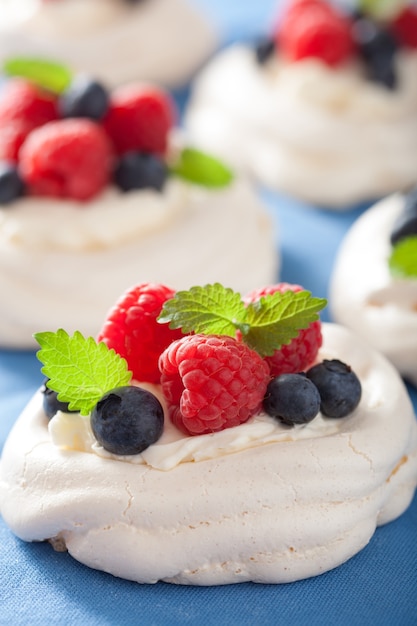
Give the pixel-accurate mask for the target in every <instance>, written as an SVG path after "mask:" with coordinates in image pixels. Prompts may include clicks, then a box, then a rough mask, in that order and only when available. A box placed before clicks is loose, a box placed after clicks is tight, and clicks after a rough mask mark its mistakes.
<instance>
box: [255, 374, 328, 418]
mask: <svg viewBox="0 0 417 626" xmlns="http://www.w3.org/2000/svg"><path fill="white" fill-rule="evenodd" d="M263 407H264V410H265V411H266V413H268V415H271V416H272V417H275V418H277V419H279V420H280V421H281V422H283V423H284V424H287V425H288V426H292V425H294V424H306V423H307V422H311V420H312V419H314V418H315V417H316V415H317V414H318V412H319V410H320V395H319V392H318V391H317V388H316V387H315V386H314V385H313V383H312V382H311V381H310V380H308V378H306V376H305V374H302V373H300V374H281V375H280V376H277V377H276V378H274V379H273V380H271V382H270V383H269V385H268V387H267V390H266V394H265V398H264V401H263Z"/></svg>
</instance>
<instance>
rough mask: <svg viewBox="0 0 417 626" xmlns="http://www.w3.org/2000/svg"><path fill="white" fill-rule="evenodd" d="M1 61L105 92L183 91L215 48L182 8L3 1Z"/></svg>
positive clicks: (167, 1) (179, 3) (201, 24)
mask: <svg viewBox="0 0 417 626" xmlns="http://www.w3.org/2000/svg"><path fill="white" fill-rule="evenodd" d="M0 11H1V15H2V19H1V23H0V59H4V58H6V57H9V56H13V55H30V56H41V57H47V58H52V59H56V60H59V61H61V62H65V63H67V64H69V65H70V66H71V68H73V69H74V70H78V71H83V72H86V73H89V74H92V75H94V76H95V77H97V78H100V79H102V80H104V81H105V82H106V83H108V84H109V85H115V84H121V83H124V82H127V81H129V80H134V79H144V80H150V81H153V82H158V83H162V84H164V85H167V86H176V85H179V84H182V83H184V82H185V81H186V80H188V79H189V77H190V75H191V74H192V73H193V72H194V71H195V70H196V69H197V68H198V66H199V65H200V64H201V63H202V62H203V61H204V59H205V58H206V57H208V56H209V54H210V53H211V52H213V50H214V48H215V46H216V36H215V33H214V30H213V28H212V26H211V25H210V24H209V23H208V22H207V20H205V19H204V17H203V16H202V15H200V14H199V13H198V12H197V10H196V9H195V8H193V7H192V6H190V4H189V3H188V2H187V0H147V1H144V2H138V3H135V4H132V3H128V2H122V1H121V0H59V2H56V1H55V2H41V1H40V0H0Z"/></svg>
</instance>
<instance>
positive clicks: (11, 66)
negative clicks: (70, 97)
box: [3, 57, 72, 94]
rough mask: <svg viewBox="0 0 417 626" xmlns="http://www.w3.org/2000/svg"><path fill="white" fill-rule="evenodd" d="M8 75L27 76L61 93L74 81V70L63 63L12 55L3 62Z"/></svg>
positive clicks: (54, 91) (41, 85)
mask: <svg viewBox="0 0 417 626" xmlns="http://www.w3.org/2000/svg"><path fill="white" fill-rule="evenodd" d="M3 72H4V73H5V74H6V75H7V76H19V77H21V78H26V79H28V80H30V81H32V82H34V83H36V84H37V85H38V86H39V87H43V88H44V89H48V90H49V91H52V92H53V93H56V94H60V93H62V92H63V91H65V89H67V87H68V86H69V84H70V83H71V81H72V72H71V71H70V70H69V68H68V67H66V66H65V65H63V64H61V63H56V62H54V61H48V60H46V59H34V58H31V57H12V58H9V59H6V60H5V61H4V63H3Z"/></svg>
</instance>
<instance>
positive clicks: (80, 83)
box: [58, 75, 109, 120]
mask: <svg viewBox="0 0 417 626" xmlns="http://www.w3.org/2000/svg"><path fill="white" fill-rule="evenodd" d="M58 106H59V111H60V113H61V116H62V117H88V118H90V119H93V120H101V118H102V117H103V116H104V115H105V114H106V112H107V109H108V108H109V95H108V92H107V90H106V88H105V87H104V86H103V85H102V84H101V83H99V82H97V81H96V80H92V79H91V78H89V77H88V76H84V75H78V76H76V77H75V78H74V80H73V81H72V83H71V85H70V86H69V87H68V89H67V90H66V91H64V92H63V93H62V94H61V96H60V98H59V100H58Z"/></svg>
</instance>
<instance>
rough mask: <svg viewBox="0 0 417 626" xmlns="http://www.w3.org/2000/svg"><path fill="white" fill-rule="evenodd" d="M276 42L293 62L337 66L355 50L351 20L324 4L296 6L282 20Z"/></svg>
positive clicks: (309, 1) (311, 0) (304, 1)
mask: <svg viewBox="0 0 417 626" xmlns="http://www.w3.org/2000/svg"><path fill="white" fill-rule="evenodd" d="M276 39H277V47H278V48H279V49H280V50H281V51H282V53H283V55H285V56H286V57H287V58H288V59H289V60H290V61H299V60H301V59H305V58H309V57H314V58H318V59H321V60H322V61H324V62H325V63H327V65H330V66H336V65H339V64H340V63H342V62H343V61H345V60H346V59H347V58H348V57H349V56H350V55H351V54H352V53H353V50H354V44H353V39H352V35H351V22H350V20H349V19H348V18H347V17H346V16H345V15H344V14H343V13H341V12H340V11H339V10H338V9H337V8H336V7H334V6H332V5H330V4H329V3H327V2H323V1H322V0H301V1H299V2H294V3H293V4H292V5H291V6H290V7H289V8H288V10H287V11H286V12H285V13H284V15H283V16H282V20H281V24H280V26H279V30H278V32H277V35H276Z"/></svg>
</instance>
